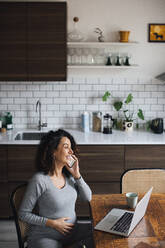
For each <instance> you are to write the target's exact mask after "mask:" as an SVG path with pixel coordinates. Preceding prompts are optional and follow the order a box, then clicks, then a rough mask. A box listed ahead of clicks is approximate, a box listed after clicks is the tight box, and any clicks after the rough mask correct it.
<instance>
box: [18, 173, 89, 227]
mask: <svg viewBox="0 0 165 248" xmlns="http://www.w3.org/2000/svg"><path fill="white" fill-rule="evenodd" d="M77 196H79V197H80V198H81V199H82V200H84V201H90V200H91V196H92V194H91V190H90V188H89V186H88V185H87V184H86V183H85V181H84V180H83V178H82V177H81V178H80V179H77V180H75V179H74V178H73V177H72V176H71V177H69V178H68V177H66V183H65V186H64V187H63V188H61V189H59V188H57V187H55V185H54V184H53V182H52V180H51V178H50V176H49V175H44V174H43V173H36V174H35V175H34V176H33V177H32V179H31V180H30V182H29V184H28V187H27V190H26V193H25V195H24V199H23V201H22V204H21V206H20V209H19V218H20V219H21V220H23V221H25V222H27V223H29V224H33V225H35V226H36V225H38V226H43V227H44V226H45V225H46V221H47V219H57V218H61V217H69V218H70V220H69V221H68V222H71V223H74V222H75V221H76V214H75V202H76V199H77ZM36 203H37V205H38V208H39V213H38V214H37V215H36V214H34V213H32V210H33V208H34V206H35V205H36Z"/></svg>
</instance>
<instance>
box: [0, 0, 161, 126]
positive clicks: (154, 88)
mask: <svg viewBox="0 0 165 248" xmlns="http://www.w3.org/2000/svg"><path fill="white" fill-rule="evenodd" d="M67 2H68V31H71V30H72V27H73V25H72V24H73V22H72V19H73V17H74V16H78V17H79V18H80V21H79V29H80V30H81V31H82V32H83V33H84V34H85V36H86V37H87V40H93V41H94V40H95V41H96V40H97V36H96V34H95V33H94V29H95V27H100V28H101V29H103V31H104V36H105V40H106V41H116V40H117V39H118V30H124V29H128V30H130V31H131V35H130V40H134V41H138V42H139V44H138V45H136V46H135V47H131V48H129V49H130V50H129V52H130V53H132V54H133V59H134V60H135V61H136V62H137V63H138V64H139V65H140V67H139V68H137V69H129V70H126V69H125V70H121V69H115V70H112V69H109V70H107V69H106V70H95V69H91V70H87V69H86V70H85V69H83V70H73V69H70V70H68V81H67V82H37V83H36V82H21V83H18V82H12V83H11V82H0V111H1V112H2V111H10V112H12V114H13V121H14V125H15V127H16V128H26V127H36V125H37V121H38V114H37V113H36V112H35V104H36V102H37V100H38V99H40V100H41V102H42V117H43V118H42V119H43V121H46V122H48V127H49V128H57V127H64V128H77V127H79V126H80V115H81V113H82V112H83V111H84V110H87V111H89V112H92V111H103V112H110V113H111V114H112V115H113V116H114V117H116V116H117V113H116V112H115V111H114V109H113V107H112V102H113V100H112V99H110V101H108V103H106V104H105V103H103V102H102V100H101V97H102V95H103V93H104V92H105V91H106V90H110V91H111V93H112V95H113V96H114V97H117V98H118V99H119V98H122V99H123V98H124V97H126V96H127V95H128V93H130V92H131V93H132V94H133V97H134V100H133V104H131V106H130V108H131V109H132V110H133V111H134V112H136V110H137V109H138V108H142V109H143V111H144V114H145V119H146V120H148V119H152V118H154V117H163V118H165V85H164V84H163V83H161V82H159V81H157V80H156V79H154V78H155V76H156V75H158V74H160V73H162V72H164V70H165V56H163V53H164V51H165V47H164V46H165V43H162V44H160V43H157V44H155V43H148V41H147V40H148V36H147V30H148V23H165V16H164V9H165V1H164V0H157V1H155V0H150V1H146V0H134V1H132V0H125V1H122V0H116V1H112V0H102V1H100V0H90V1H87V0H83V1H82V0H68V1H67Z"/></svg>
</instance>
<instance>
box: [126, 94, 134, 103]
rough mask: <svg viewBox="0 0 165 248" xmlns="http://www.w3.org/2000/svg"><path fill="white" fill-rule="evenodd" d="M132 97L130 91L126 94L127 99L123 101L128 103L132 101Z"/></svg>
mask: <svg viewBox="0 0 165 248" xmlns="http://www.w3.org/2000/svg"><path fill="white" fill-rule="evenodd" d="M132 99H133V96H132V94H131V93H130V94H129V95H128V96H127V99H126V100H125V103H126V104H128V103H130V102H132Z"/></svg>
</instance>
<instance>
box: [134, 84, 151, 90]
mask: <svg viewBox="0 0 165 248" xmlns="http://www.w3.org/2000/svg"><path fill="white" fill-rule="evenodd" d="M132 90H133V91H144V85H138V84H135V85H132ZM146 91H147V89H146Z"/></svg>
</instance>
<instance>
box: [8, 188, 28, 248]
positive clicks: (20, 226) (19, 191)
mask: <svg viewBox="0 0 165 248" xmlns="http://www.w3.org/2000/svg"><path fill="white" fill-rule="evenodd" d="M26 187H27V184H21V185H19V186H18V187H17V188H16V189H15V190H14V191H13V192H12V194H11V197H10V205H11V209H12V212H13V215H14V220H15V225H16V230H17V237H18V244H19V248H23V247H24V243H25V242H26V239H27V231H28V229H29V227H30V225H29V224H27V223H25V222H23V221H21V220H20V219H19V218H18V210H19V207H20V204H21V202H22V199H23V196H24V193H25V190H26Z"/></svg>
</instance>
